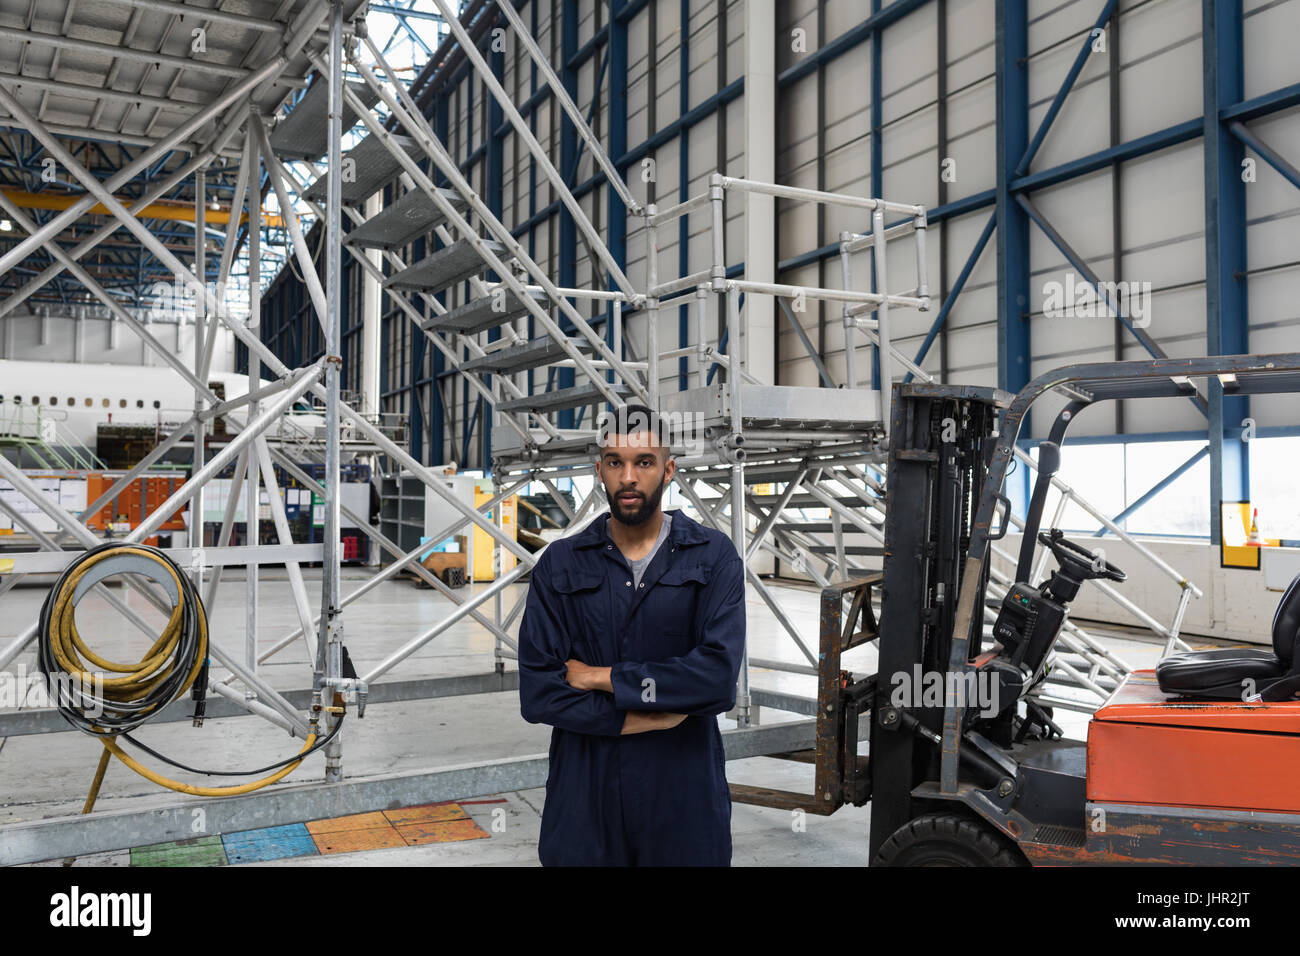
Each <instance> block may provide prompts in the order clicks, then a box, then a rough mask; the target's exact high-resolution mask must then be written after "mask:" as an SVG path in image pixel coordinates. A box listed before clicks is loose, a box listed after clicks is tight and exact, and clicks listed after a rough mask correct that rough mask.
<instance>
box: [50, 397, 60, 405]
mask: <svg viewBox="0 0 1300 956" xmlns="http://www.w3.org/2000/svg"><path fill="white" fill-rule="evenodd" d="M50 404H51V405H57V404H59V400H58V399H57V398H55V397H54V396H53V395H51V396H50Z"/></svg>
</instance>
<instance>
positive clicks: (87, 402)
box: [86, 398, 95, 408]
mask: <svg viewBox="0 0 1300 956" xmlns="http://www.w3.org/2000/svg"><path fill="white" fill-rule="evenodd" d="M94 404H95V400H94V399H93V398H88V399H86V407H87V408H90V407H91V406H92V405H94Z"/></svg>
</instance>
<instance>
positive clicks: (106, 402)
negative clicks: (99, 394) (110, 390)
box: [103, 399, 108, 408]
mask: <svg viewBox="0 0 1300 956" xmlns="http://www.w3.org/2000/svg"><path fill="white" fill-rule="evenodd" d="M103 405H104V407H105V408H108V399H104V402H103Z"/></svg>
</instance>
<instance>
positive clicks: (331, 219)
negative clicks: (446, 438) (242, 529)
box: [313, 0, 343, 782]
mask: <svg viewBox="0 0 1300 956" xmlns="http://www.w3.org/2000/svg"><path fill="white" fill-rule="evenodd" d="M328 80H329V173H330V175H329V181H328V189H327V193H328V195H327V198H326V203H325V227H326V234H325V281H326V289H325V297H326V305H327V311H328V314H327V316H326V323H325V357H326V362H325V388H326V396H325V481H324V485H325V523H324V524H325V527H324V529H323V530H324V539H325V540H324V543H325V549H324V560H323V561H322V562H321V587H322V595H321V609H322V614H321V630H320V636H319V639H318V641H317V644H316V670H315V675H314V680H313V689H314V690H316V691H317V697H318V698H320V697H321V696H323V697H324V698H325V699H324V700H322V701H321V702H322V703H325V704H331V703H333V692H332V690H331V689H330V687H329V682H330V681H333V680H335V679H337V678H339V677H341V676H342V673H343V622H342V619H341V617H340V609H339V550H340V549H339V543H340V542H339V519H340V515H339V373H340V366H341V365H342V364H343V361H342V358H341V355H342V347H341V340H340V335H339V330H340V329H341V328H342V325H341V320H340V309H341V307H342V288H341V286H342V276H341V274H340V273H341V271H342V263H341V262H340V259H341V253H342V242H343V230H342V225H343V224H342V203H343V195H342V188H343V179H342V176H341V175H340V174H341V172H342V168H343V163H342V158H343V157H342V141H343V2H342V0H333V3H332V4H331V6H330V50H329V76H328ZM338 719H339V718H338V717H337V716H336V715H334V714H328V715H327V717H326V729H327V730H333V729H334V725H335V723H337V721H338ZM325 779H326V780H327V781H335V782H336V781H339V780H342V779H343V749H342V742H341V741H340V740H339V739H338V738H337V737H336V738H335V739H334V740H333V741H331V742H330V744H329V746H327V747H326V748H325Z"/></svg>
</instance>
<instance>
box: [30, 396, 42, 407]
mask: <svg viewBox="0 0 1300 956" xmlns="http://www.w3.org/2000/svg"><path fill="white" fill-rule="evenodd" d="M40 403H41V399H40V396H38V395H33V396H32V404H33V405H39V404H40Z"/></svg>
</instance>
